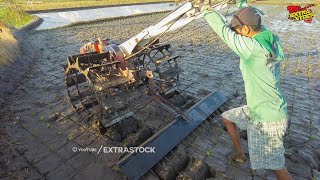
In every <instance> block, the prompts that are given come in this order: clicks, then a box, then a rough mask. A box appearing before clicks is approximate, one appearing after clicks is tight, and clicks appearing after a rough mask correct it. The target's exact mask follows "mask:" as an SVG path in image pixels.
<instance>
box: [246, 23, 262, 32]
mask: <svg viewBox="0 0 320 180" xmlns="http://www.w3.org/2000/svg"><path fill="white" fill-rule="evenodd" d="M248 26H249V27H250V28H251V29H252V30H253V31H255V32H257V31H260V30H261V25H248Z"/></svg>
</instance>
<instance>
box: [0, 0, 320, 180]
mask: <svg viewBox="0 0 320 180" xmlns="http://www.w3.org/2000/svg"><path fill="white" fill-rule="evenodd" d="M83 2H86V1H83ZM96 2H97V3H100V2H101V1H96ZM81 3H82V1H81ZM284 3H287V2H284ZM306 3H308V2H307V1H306ZM39 5H40V4H39ZM252 5H253V6H255V7H257V8H258V9H260V10H262V11H263V12H265V15H264V16H263V19H262V23H263V24H264V25H265V26H266V27H267V28H268V29H270V30H271V31H272V32H274V33H275V34H276V35H278V36H279V37H280V42H281V44H282V46H283V49H284V52H285V56H286V57H285V59H284V61H283V62H282V63H281V75H282V79H281V87H282V90H283V92H284V93H285V97H286V99H287V102H288V113H289V117H290V120H289V125H288V131H287V134H286V136H285V139H284V146H285V148H286V152H285V157H286V166H287V168H288V170H289V172H290V173H291V175H292V177H293V178H294V179H320V133H319V131H320V113H319V112H320V96H319V95H320V52H319V51H320V48H319V47H320V45H319V37H320V22H319V11H318V9H317V8H313V12H314V14H315V17H314V18H313V20H312V22H311V23H306V22H303V21H292V20H289V19H288V11H287V9H286V6H285V5H279V4H276V5H274V4H273V5H266V4H260V3H256V4H252ZM42 9H44V8H42ZM232 10H235V9H234V7H232V8H231V9H230V12H231V11H232ZM166 14H167V12H163V13H154V14H148V15H139V16H132V17H125V18H117V19H108V20H99V21H93V22H86V23H81V24H73V25H69V26H67V27H61V28H55V29H48V30H40V31H36V30H30V31H27V32H26V33H25V34H24V35H23V38H21V39H19V45H20V50H21V53H20V56H19V58H17V63H15V64H14V66H9V68H1V71H0V72H1V84H0V87H1V88H0V89H1V94H2V95H3V96H1V99H0V102H1V107H2V111H1V117H2V120H3V123H2V126H1V133H3V134H4V133H6V137H7V138H5V139H1V142H2V143H3V144H4V146H3V149H4V150H3V151H0V154H1V157H3V158H1V162H2V164H5V165H2V166H3V168H1V170H0V171H1V173H0V178H7V179H12V178H17V179H25V178H26V179H127V177H126V176H125V175H124V174H123V173H122V172H121V170H120V167H119V166H118V165H117V163H116V162H117V161H118V160H119V159H121V158H122V157H123V154H121V153H119V154H118V153H116V154H110V153H109V154H108V153H106V154H97V153H95V152H79V151H77V150H78V149H79V148H87V147H89V148H99V147H100V146H101V145H103V146H122V147H125V146H130V145H131V146H132V145H135V146H136V145H140V144H141V142H140V140H141V139H143V140H145V139H146V138H149V137H151V136H152V135H153V134H155V133H156V132H157V131H159V130H160V129H162V128H163V127H165V126H166V125H167V124H168V123H170V122H171V121H172V120H173V119H174V116H173V115H172V114H170V113H169V112H167V111H166V110H164V109H163V108H161V107H160V106H159V105H158V104H157V103H156V102H155V101H153V100H152V99H151V98H150V97H148V96H139V97H140V98H139V99H138V100H137V101H136V104H135V106H134V107H132V108H133V109H134V110H135V111H134V115H133V116H132V117H131V118H128V119H126V120H125V121H123V122H121V123H120V124H119V125H116V126H113V127H111V128H109V129H107V132H106V133H105V134H103V135H102V134H101V133H99V132H97V131H96V130H95V129H94V128H93V127H92V126H91V124H90V118H83V116H86V114H81V115H79V114H77V113H75V112H74V111H73V110H72V108H71V105H70V99H68V96H67V91H66V87H65V84H64V71H63V68H62V66H63V65H65V64H66V63H67V61H66V58H67V56H69V55H73V54H77V53H78V51H79V47H81V46H82V45H83V44H84V43H86V42H88V41H90V40H92V38H93V37H94V36H95V35H97V34H98V35H100V36H102V37H108V38H109V39H111V42H112V43H114V44H120V43H122V42H124V41H126V40H128V39H129V38H131V37H133V36H134V35H136V34H138V33H139V32H141V31H142V30H143V29H145V28H146V27H148V26H150V25H153V24H154V23H155V22H158V21H159V20H161V19H162V18H163V17H165V15H166ZM160 42H162V43H170V44H171V49H172V50H173V51H174V54H175V55H180V56H181V59H180V60H179V65H180V67H181V68H182V69H183V72H182V73H181V75H180V85H179V87H178V89H179V91H180V92H182V93H181V95H180V96H177V97H176V98H175V99H172V103H174V104H177V105H179V107H181V108H182V109H183V108H186V109H187V106H189V104H194V103H197V102H199V101H200V100H201V99H202V98H204V97H205V96H206V95H208V94H209V93H210V92H213V91H217V90H220V91H223V92H224V94H225V95H226V97H227V102H226V104H225V105H224V106H223V107H221V108H220V109H219V110H218V111H215V112H214V113H213V114H212V115H211V116H210V118H208V119H207V120H205V122H204V123H203V124H202V125H201V126H199V127H198V128H197V129H196V130H195V131H194V132H193V133H191V134H190V135H189V136H188V137H187V138H186V139H184V140H183V141H182V142H181V143H180V144H179V145H178V146H177V147H175V148H174V149H173V150H172V151H171V152H170V153H168V154H167V155H166V157H165V158H163V159H162V160H161V161H159V162H158V163H157V164H156V165H155V166H154V167H152V169H151V170H149V171H148V172H147V173H146V174H145V175H144V176H143V177H142V178H141V179H275V176H274V175H273V173H272V172H271V171H269V170H258V171H252V170H251V169H250V161H247V162H246V163H245V164H242V165H239V164H234V163H233V162H230V161H228V158H227V157H228V155H229V154H230V153H231V151H232V145H231V141H230V138H229V137H228V134H227V132H226V131H225V130H224V129H223V126H222V125H221V112H223V111H225V110H227V109H230V108H233V107H238V106H240V105H243V104H245V92H244V83H243V80H242V77H241V73H240V69H239V57H237V55H236V54H235V53H233V52H232V51H231V49H229V47H227V46H226V45H225V44H224V43H223V42H222V41H221V39H220V38H219V37H217V35H216V34H215V33H214V32H213V31H212V29H211V28H210V27H209V26H208V24H207V23H206V22H205V20H204V19H199V20H196V21H193V22H192V23H190V24H189V25H188V26H186V27H185V28H183V29H181V30H180V31H177V32H173V33H170V34H167V35H166V36H163V37H161V38H160ZM10 54H13V53H10ZM182 94H183V96H182ZM130 95H132V96H133V95H135V94H130ZM183 110H185V109H183ZM3 137H4V136H3ZM139 139H140V140H139ZM241 144H242V145H243V147H244V149H245V151H246V152H245V154H246V155H247V156H248V150H247V137H246V133H245V132H241ZM74 147H76V148H77V150H76V151H73V149H72V148H74ZM3 162H4V163H3Z"/></svg>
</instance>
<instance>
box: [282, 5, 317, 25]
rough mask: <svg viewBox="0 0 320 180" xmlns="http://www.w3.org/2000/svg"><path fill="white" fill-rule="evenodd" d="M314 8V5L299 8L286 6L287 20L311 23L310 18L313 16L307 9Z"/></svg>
mask: <svg viewBox="0 0 320 180" xmlns="http://www.w3.org/2000/svg"><path fill="white" fill-rule="evenodd" d="M312 6H314V4H309V5H307V6H305V7H303V8H302V7H301V6H300V5H299V6H287V10H288V11H289V13H290V14H289V17H288V19H291V20H294V21H301V20H304V22H306V23H311V22H312V18H313V17H314V14H313V13H312V10H311V9H308V8H310V7H312Z"/></svg>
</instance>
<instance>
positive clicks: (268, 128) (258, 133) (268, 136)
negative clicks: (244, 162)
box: [222, 106, 287, 170]
mask: <svg viewBox="0 0 320 180" xmlns="http://www.w3.org/2000/svg"><path fill="white" fill-rule="evenodd" d="M222 117H223V118H225V119H227V120H230V121H232V122H234V123H235V124H236V125H237V127H239V128H240V129H241V130H247V134H248V148H249V156H250V162H251V167H252V169H271V170H279V169H283V168H284V167H285V157H284V147H283V136H284V133H285V131H286V128H287V119H283V120H280V121H276V122H254V121H252V120H251V119H250V118H249V111H248V107H247V106H242V107H239V108H235V109H231V110H229V111H226V112H224V113H222Z"/></svg>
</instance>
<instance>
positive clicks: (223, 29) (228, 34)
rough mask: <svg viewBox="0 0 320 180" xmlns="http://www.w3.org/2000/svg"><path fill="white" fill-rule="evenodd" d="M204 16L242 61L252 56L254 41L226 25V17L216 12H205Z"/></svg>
mask: <svg viewBox="0 0 320 180" xmlns="http://www.w3.org/2000/svg"><path fill="white" fill-rule="evenodd" d="M202 14H203V16H204V18H205V19H206V20H207V22H208V24H209V25H210V26H211V28H212V29H213V30H214V31H215V32H216V33H217V35H218V36H219V37H220V38H221V39H222V40H223V41H224V42H225V43H226V44H227V45H228V46H229V47H230V48H231V49H232V50H233V51H234V52H235V53H236V54H237V55H238V56H240V58H242V59H244V60H245V59H247V58H248V57H249V56H250V55H251V51H252V49H253V47H254V41H253V39H251V38H248V37H245V36H241V35H239V34H237V33H235V32H234V31H232V30H231V29H230V28H229V27H227V26H226V25H225V22H224V20H223V19H224V17H223V16H222V15H221V14H219V13H217V12H215V11H208V10H203V11H202Z"/></svg>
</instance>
